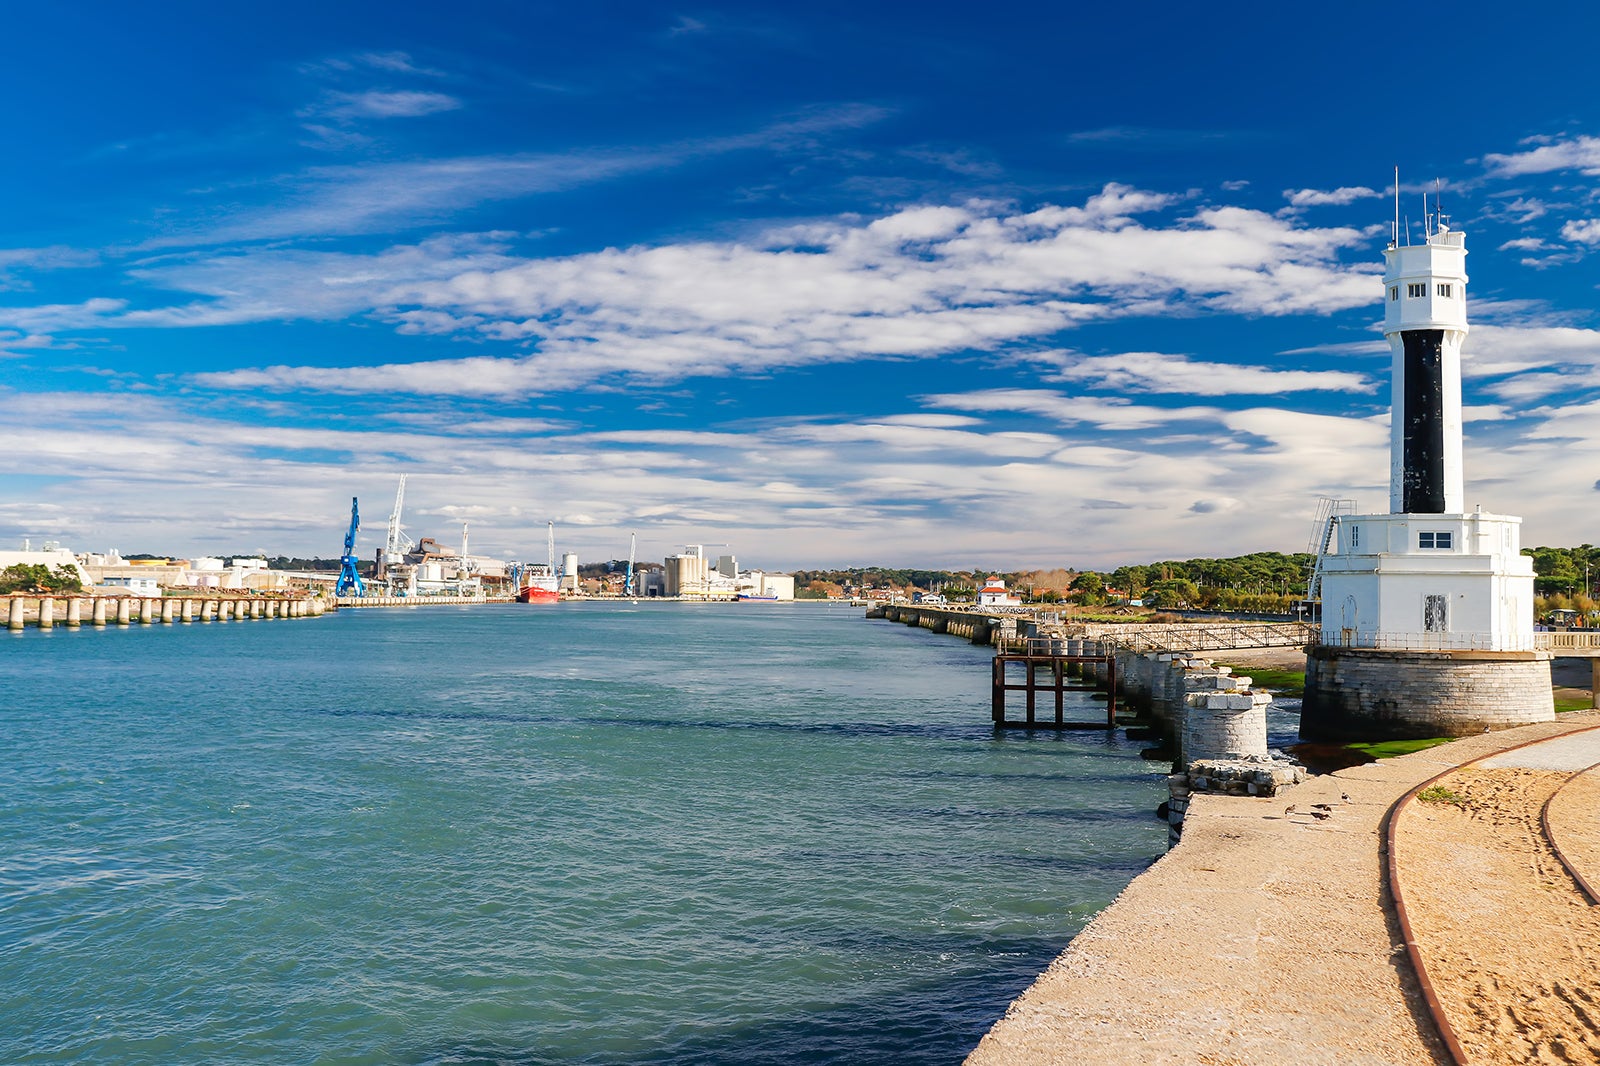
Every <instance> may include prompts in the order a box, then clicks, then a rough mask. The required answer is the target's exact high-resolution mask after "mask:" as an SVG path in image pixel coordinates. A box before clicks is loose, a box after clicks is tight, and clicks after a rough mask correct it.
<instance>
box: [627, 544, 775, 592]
mask: <svg viewBox="0 0 1600 1066" xmlns="http://www.w3.org/2000/svg"><path fill="white" fill-rule="evenodd" d="M664 563H665V569H664V570H663V571H662V573H661V582H660V588H661V591H660V592H659V593H657V592H654V591H653V588H654V584H653V583H652V582H649V581H646V582H645V583H644V586H643V591H642V594H643V595H646V596H650V595H660V596H667V597H676V598H680V599H702V600H736V599H739V598H741V597H743V598H745V599H760V600H792V599H794V578H793V577H792V576H791V575H788V574H769V573H766V572H765V571H762V570H740V569H739V562H738V559H737V558H735V557H734V556H732V555H723V556H719V557H718V558H717V560H716V562H715V563H714V564H713V563H711V562H710V561H709V560H708V559H707V558H706V554H705V547H704V545H700V544H690V545H687V546H686V547H685V548H684V550H683V552H681V553H680V554H678V555H669V556H667V558H666V559H665V560H664Z"/></svg>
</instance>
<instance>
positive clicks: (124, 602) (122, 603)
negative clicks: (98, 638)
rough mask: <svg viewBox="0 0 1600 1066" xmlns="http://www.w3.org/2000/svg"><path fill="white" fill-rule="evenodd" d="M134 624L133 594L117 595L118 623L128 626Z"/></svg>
mask: <svg viewBox="0 0 1600 1066" xmlns="http://www.w3.org/2000/svg"><path fill="white" fill-rule="evenodd" d="M132 624H133V598H132V597H131V596H118V597H117V625H119V626H126V625H132Z"/></svg>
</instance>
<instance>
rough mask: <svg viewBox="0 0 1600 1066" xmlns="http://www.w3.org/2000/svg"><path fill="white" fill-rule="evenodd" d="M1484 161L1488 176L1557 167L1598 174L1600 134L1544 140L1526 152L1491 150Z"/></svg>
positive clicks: (1546, 171) (1509, 176)
mask: <svg viewBox="0 0 1600 1066" xmlns="http://www.w3.org/2000/svg"><path fill="white" fill-rule="evenodd" d="M1483 161H1484V164H1485V165H1486V166H1487V167H1488V169H1489V173H1490V175H1491V176H1494V177H1502V178H1511V177H1519V176H1521V175H1525V174H1548V173H1551V172H1552V171H1557V170H1578V171H1581V172H1582V173H1584V174H1589V175H1595V174H1600V137H1575V138H1573V139H1572V140H1567V141H1557V142H1555V143H1553V144H1543V145H1540V146H1539V147H1537V148H1534V149H1532V150H1530V151H1527V152H1513V153H1509V154H1506V155H1500V154H1496V153H1490V154H1489V155H1486V156H1484V157H1483Z"/></svg>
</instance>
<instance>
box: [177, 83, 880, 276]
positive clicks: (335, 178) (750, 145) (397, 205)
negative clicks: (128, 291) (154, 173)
mask: <svg viewBox="0 0 1600 1066" xmlns="http://www.w3.org/2000/svg"><path fill="white" fill-rule="evenodd" d="M886 113H887V112H886V111H885V110H884V109H882V108H877V107H868V106H863V105H849V106H841V107H836V108H827V109H817V110H814V111H812V112H809V113H805V114H802V115H799V116H795V117H790V118H787V119H784V120H782V121H779V122H774V123H772V124H770V125H768V126H766V127H763V128H761V129H757V130H753V131H751V132H748V133H740V134H733V135H729V136H724V137H706V138H700V139H695V140H686V141H680V142H677V143H669V144H665V145H658V146H648V145H628V146H625V147H618V148H590V149H574V150H572V151H568V152H552V153H543V154H540V153H512V154H500V155H481V156H459V157H455V158H448V159H428V160H420V161H408V162H393V163H371V162H369V163H363V164H361V165H349V166H320V167H312V168H308V169H306V170H304V171H301V172H299V173H295V174H289V175H285V176H282V177H280V178H278V179H275V180H273V181H268V182H261V183H258V184H259V186H260V187H265V188H268V189H270V190H271V196H270V197H268V198H266V202H265V203H264V205H261V206H255V205H250V204H219V205H217V206H216V207H215V208H214V209H213V211H212V212H211V217H199V218H196V219H194V220H192V221H189V222H187V223H184V222H179V221H176V220H174V221H172V222H170V223H169V224H168V225H167V226H166V227H165V229H164V235H163V236H162V237H160V238H158V239H155V240H152V241H149V242H147V244H146V245H145V247H147V248H152V249H153V248H172V247H197V246H202V245H214V244H227V243H234V242H242V241H261V240H272V239H280V238H286V237H315V238H319V239H321V238H326V237H329V236H345V235H352V234H364V233H376V232H386V231H392V230H396V229H405V228H408V227H414V226H420V225H430V224H437V223H441V222H443V221H445V220H447V219H449V218H451V217H452V216H454V215H455V214H456V213H458V212H460V211H463V210H466V209H469V208H472V207H475V206H477V205H480V204H485V203H492V202H495V201H503V200H513V199H519V198H522V197H527V196H533V195H536V194H540V193H549V192H558V191H562V190H565V189H572V188H579V187H582V186H586V185H593V184H597V183H600V182H605V181H611V180H615V179H617V178H620V177H624V176H627V175H630V174H637V173H640V172H643V171H652V170H667V169H671V168H674V167H678V166H682V165H684V164H685V163H688V162H691V161H694V160H699V159H706V158H711V157H715V156H721V155H727V154H729V153H733V152H742V151H760V150H768V151H784V150H788V149H790V148H793V147H795V146H796V145H799V144H806V143H809V141H810V139H811V138H814V137H815V136H817V135H818V134H821V133H825V132H828V131H833V130H844V129H856V128H860V127H862V126H866V125H870V124H872V123H874V122H877V121H879V120H880V119H881V118H883V117H884V115H885V114H886ZM332 146H333V147H339V146H340V145H338V144H335V145H332Z"/></svg>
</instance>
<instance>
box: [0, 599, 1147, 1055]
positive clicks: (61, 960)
mask: <svg viewBox="0 0 1600 1066" xmlns="http://www.w3.org/2000/svg"><path fill="white" fill-rule="evenodd" d="M989 656H990V651H989V649H987V648H980V647H974V646H972V645H970V644H968V643H966V642H965V641H962V640H959V639H956V638H953V637H948V636H935V635H933V634H930V633H927V632H925V631H922V630H917V629H910V628H907V627H904V626H900V625H895V624H893V623H888V622H882V621H867V620H864V619H863V618H862V612H861V611H860V610H859V609H855V610H850V609H847V608H844V607H842V606H829V605H810V604H769V603H759V604H726V605H691V604H663V603H648V602H646V603H640V604H637V605H631V604H628V603H626V602H622V603H604V604H579V603H571V604H561V605H556V606H519V605H505V606H480V607H467V608H452V607H429V608H416V609H372V610H345V611H340V612H338V613H337V614H334V615H328V616H325V617H322V618H318V619H304V620H295V621H273V622H267V621H252V622H229V623H220V622H218V623H210V624H200V623H195V624H191V625H172V626H136V627H133V628H131V629H117V628H115V627H113V628H111V629H108V630H103V631H94V630H90V629H88V628H87V627H85V629H84V630H83V631H81V632H73V631H67V630H63V629H57V630H56V631H54V632H50V633H44V632H39V631H36V630H29V631H28V632H26V633H24V634H20V635H8V636H7V637H6V639H4V640H3V641H0V752H3V754H0V804H3V805H4V817H3V819H0V1062H5V1063H84V1062H95V1063H102V1062H105V1063H219V1062H229V1063H235V1062H256V1061H259V1062H305V1063H309V1062H340V1063H391V1062H394V1063H518V1064H524V1063H525V1064H533V1063H597V1064H610V1063H691V1062H692V1063H728V1064H732V1063H825V1062H826V1063H849V1062H862V1063H865V1062H907V1063H917V1062H923V1063H954V1062H958V1061H959V1060H960V1059H961V1057H962V1056H963V1055H964V1054H965V1053H966V1052H967V1051H969V1050H970V1049H971V1048H972V1047H973V1046H974V1045H975V1044H976V1043H977V1041H978V1039H979V1038H980V1037H981V1036H982V1034H983V1033H984V1031H985V1030H986V1029H987V1028H988V1027H989V1025H990V1024H992V1022H993V1021H994V1020H995V1019H996V1018H997V1017H998V1016H999V1015H1000V1014H1001V1013H1002V1012H1003V1011H1004V1009H1005V1007H1006V1004H1007V1003H1008V1002H1009V1001H1010V1000H1011V999H1012V998H1013V997H1014V996H1016V995H1017V994H1018V993H1019V992H1021V991H1022V990H1023V989H1024V988H1025V987H1026V986H1027V985H1028V984H1029V982H1030V981H1031V980H1032V979H1033V977H1034V976H1035V975H1036V974H1037V973H1038V972H1039V971H1040V970H1041V969H1042V968H1043V967H1044V966H1046V965H1047V964H1048V963H1049V961H1050V959H1051V958H1052V957H1053V956H1054V955H1055V954H1057V953H1058V952H1059V951H1060V950H1061V949H1062V948H1064V947H1065V945H1066V944H1067V942H1068V940H1069V939H1070V938H1071V937H1072V935H1073V934H1074V933H1075V932H1076V931H1077V930H1078V929H1079V928H1081V927H1082V925H1083V924H1084V923H1085V922H1086V921H1087V920H1088V919H1089V918H1090V917H1091V916H1092V915H1093V914H1094V913H1095V912H1097V911H1098V910H1100V909H1101V908H1102V907H1104V906H1105V905H1106V904H1107V903H1109V902H1110V901H1111V899H1112V898H1113V897H1115V895H1116V894H1117V893H1118V892H1119V891H1120V890H1121V888H1122V887H1123V886H1124V885H1125V884H1126V883H1127V882H1128V881H1129V880H1130V879H1131V878H1132V877H1133V876H1134V875H1135V874H1137V873H1138V872H1139V871H1140V870H1141V869H1143V868H1144V867H1146V866H1147V865H1148V864H1149V863H1150V862H1151V861H1153V859H1154V858H1155V857H1156V856H1157V855H1159V854H1160V853H1161V851H1162V850H1163V848H1164V844H1165V839H1166V827H1165V826H1164V825H1163V824H1162V823H1160V822H1158V821H1157V820H1156V819H1155V818H1154V817H1153V815H1152V812H1153V810H1154V808H1155V806H1156V805H1157V803H1159V802H1160V800H1161V799H1162V798H1163V796H1164V793H1165V789H1164V787H1163V784H1164V783H1163V780H1162V778H1161V777H1160V776H1158V775H1157V774H1155V773H1154V772H1153V770H1154V769H1155V767H1154V766H1153V764H1148V763H1145V762H1143V761H1141V759H1140V758H1139V757H1138V752H1137V746H1135V745H1130V744H1129V743H1128V742H1127V741H1126V740H1123V739H1120V734H1118V735H1106V734H1102V733H1087V734H1068V735H1050V734H1044V733H1040V734H1037V735H1031V736H1030V735H1024V734H1022V733H1016V732H1007V733H1004V734H997V733H996V732H995V731H994V730H993V728H992V727H991V725H990V721H989V666H988V663H989ZM1071 698H1072V699H1074V700H1083V701H1084V702H1083V705H1082V707H1081V708H1080V709H1081V710H1082V711H1083V712H1084V713H1080V714H1076V715H1074V714H1069V717H1080V718H1081V717H1085V716H1089V717H1092V711H1091V710H1090V708H1089V705H1088V703H1087V700H1086V698H1085V697H1082V696H1076V695H1074V696H1072V697H1071ZM1069 710H1070V709H1069ZM1160 769H1165V767H1164V766H1161V767H1160Z"/></svg>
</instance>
